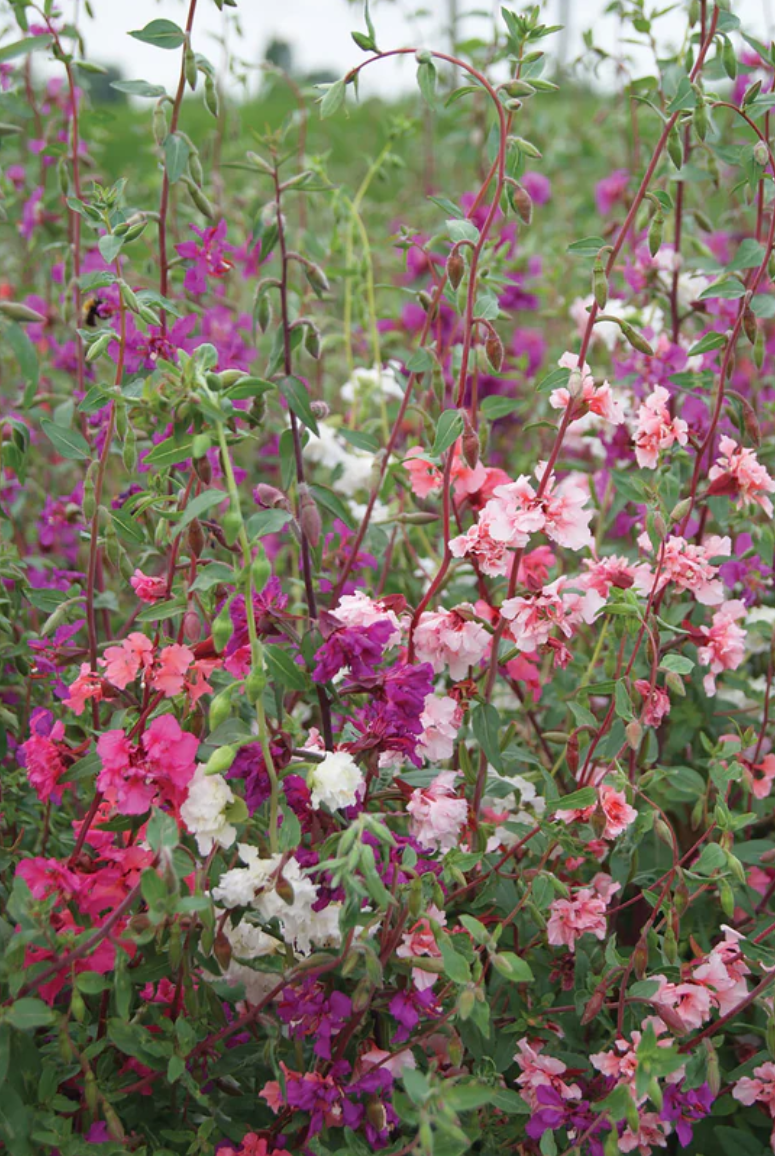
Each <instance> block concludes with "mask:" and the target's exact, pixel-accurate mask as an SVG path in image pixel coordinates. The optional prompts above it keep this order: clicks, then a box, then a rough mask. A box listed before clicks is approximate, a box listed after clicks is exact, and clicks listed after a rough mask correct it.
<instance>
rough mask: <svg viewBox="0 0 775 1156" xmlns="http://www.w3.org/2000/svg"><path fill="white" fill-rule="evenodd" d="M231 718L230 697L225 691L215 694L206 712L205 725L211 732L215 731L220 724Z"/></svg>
mask: <svg viewBox="0 0 775 1156" xmlns="http://www.w3.org/2000/svg"><path fill="white" fill-rule="evenodd" d="M230 717H231V695H230V694H229V693H228V692H227V691H225V690H224V691H221V693H220V694H216V695H215V697H214V698H213V699H212V701H211V703H210V709H209V711H208V712H207V723H208V726H209V727H210V730H211V731H214V730H217V729H218V727H219V726H220V725H221V723H225V722H226V719H227V718H230Z"/></svg>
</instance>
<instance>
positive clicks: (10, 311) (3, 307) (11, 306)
mask: <svg viewBox="0 0 775 1156" xmlns="http://www.w3.org/2000/svg"><path fill="white" fill-rule="evenodd" d="M0 313H2V314H3V315H4V316H5V317H9V318H10V319H11V321H19V322H21V323H22V324H24V322H27V321H36V322H41V321H45V320H46V318H45V317H44V316H43V314H42V313H38V311H37V309H31V308H30V306H29V305H23V304H22V303H21V301H0Z"/></svg>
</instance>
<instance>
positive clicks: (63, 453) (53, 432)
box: [40, 417, 91, 461]
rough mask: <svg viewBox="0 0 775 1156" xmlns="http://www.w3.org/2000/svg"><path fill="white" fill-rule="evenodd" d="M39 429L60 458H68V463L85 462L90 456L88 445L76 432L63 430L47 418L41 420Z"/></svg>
mask: <svg viewBox="0 0 775 1156" xmlns="http://www.w3.org/2000/svg"><path fill="white" fill-rule="evenodd" d="M40 428H41V429H42V430H43V432H44V434H45V435H46V437H47V438H48V440H49V441H50V442H51V444H52V445H53V447H54V449H55V450H56V451H57V453H58V454H59V455H60V457H63V458H69V459H70V461H86V460H87V459H88V458H89V457H90V456H91V449H90V447H89V443H88V442H87V440H86V438H85V437H84V436H83V435H82V434H79V433H78V431H77V430H72V429H64V428H63V427H62V426H61V425H57V424H56V422H53V421H51V420H50V419H49V418H47V417H44V418H41V421H40Z"/></svg>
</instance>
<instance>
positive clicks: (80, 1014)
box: [70, 987, 86, 1024]
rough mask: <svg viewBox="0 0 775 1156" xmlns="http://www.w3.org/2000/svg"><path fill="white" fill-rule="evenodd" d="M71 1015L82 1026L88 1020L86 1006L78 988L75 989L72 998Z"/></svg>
mask: <svg viewBox="0 0 775 1156" xmlns="http://www.w3.org/2000/svg"><path fill="white" fill-rule="evenodd" d="M70 1015H71V1016H72V1017H73V1019H74V1020H76V1022H77V1023H79V1024H82V1023H83V1021H84V1019H85V1018H86V1004H85V1003H84V1002H83V996H82V995H81V993H80V992H79V990H78V988H77V987H74V988H73V990H72V994H71V996H70Z"/></svg>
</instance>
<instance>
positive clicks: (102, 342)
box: [86, 329, 116, 362]
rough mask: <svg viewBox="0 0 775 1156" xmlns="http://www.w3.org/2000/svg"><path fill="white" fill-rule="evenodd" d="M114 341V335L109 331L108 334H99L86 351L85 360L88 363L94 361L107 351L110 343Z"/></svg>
mask: <svg viewBox="0 0 775 1156" xmlns="http://www.w3.org/2000/svg"><path fill="white" fill-rule="evenodd" d="M115 340H116V335H115V333H114V332H113V330H112V329H111V330H110V332H109V333H101V334H100V336H99V337H98V338H97V340H96V341H92V343H91V345H90V346H89V347H88V349H87V350H86V360H87V361H88V362H92V361H96V360H97V358H98V357H101V356H102V354H103V353H105V352H106V351H107V348H108V346H109V345H110V343H111V342H112V341H115Z"/></svg>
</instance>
